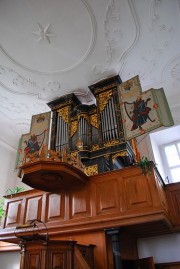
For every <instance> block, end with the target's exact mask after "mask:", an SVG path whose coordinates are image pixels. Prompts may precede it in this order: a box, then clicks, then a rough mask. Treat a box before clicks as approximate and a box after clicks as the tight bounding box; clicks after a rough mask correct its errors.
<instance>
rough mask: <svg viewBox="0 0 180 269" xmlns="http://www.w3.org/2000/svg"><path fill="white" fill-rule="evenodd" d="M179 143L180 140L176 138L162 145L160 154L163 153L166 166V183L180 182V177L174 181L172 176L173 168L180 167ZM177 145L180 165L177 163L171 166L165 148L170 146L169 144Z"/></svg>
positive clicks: (164, 165)
mask: <svg viewBox="0 0 180 269" xmlns="http://www.w3.org/2000/svg"><path fill="white" fill-rule="evenodd" d="M177 144H180V140H175V141H172V142H169V143H165V144H162V145H161V146H160V154H161V157H162V161H163V167H164V172H165V175H166V179H167V180H166V183H177V182H180V178H179V181H173V179H172V176H171V169H174V168H180V149H179V148H178V145H177ZM173 145H175V147H176V149H177V150H178V155H179V165H175V166H172V167H171V166H169V163H168V159H167V155H166V152H165V148H166V147H168V146H173Z"/></svg>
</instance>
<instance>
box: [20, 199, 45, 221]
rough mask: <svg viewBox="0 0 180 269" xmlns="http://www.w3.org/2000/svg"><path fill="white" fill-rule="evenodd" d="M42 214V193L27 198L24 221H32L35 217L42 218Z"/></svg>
mask: <svg viewBox="0 0 180 269" xmlns="http://www.w3.org/2000/svg"><path fill="white" fill-rule="evenodd" d="M41 214H42V195H40V196H35V197H29V198H27V199H26V210H25V221H24V223H26V222H28V221H31V220H33V219H39V220H41Z"/></svg>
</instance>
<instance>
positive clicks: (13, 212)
mask: <svg viewBox="0 0 180 269" xmlns="http://www.w3.org/2000/svg"><path fill="white" fill-rule="evenodd" d="M21 205H22V200H16V201H12V202H9V203H8V205H7V213H6V214H7V218H6V223H5V228H8V227H11V226H12V227H16V226H17V225H18V223H19V222H20V216H21Z"/></svg>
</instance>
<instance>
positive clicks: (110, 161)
mask: <svg viewBox="0 0 180 269" xmlns="http://www.w3.org/2000/svg"><path fill="white" fill-rule="evenodd" d="M119 84H121V79H120V77H119V76H118V75H117V76H115V77H112V78H109V79H105V80H103V81H100V82H97V83H95V84H93V85H91V86H89V89H90V90H91V92H92V93H93V95H94V96H95V98H96V105H95V104H93V105H85V104H82V103H81V102H80V101H79V100H78V98H77V97H76V96H75V95H74V94H73V93H71V94H67V95H65V96H62V97H60V98H58V99H56V100H54V101H52V102H49V103H48V106H49V107H50V108H51V110H52V114H53V116H52V130H51V149H53V150H59V151H62V149H63V148H64V147H65V148H66V151H67V152H68V153H69V154H71V155H73V156H77V155H78V156H79V157H80V159H81V161H82V163H83V164H84V165H85V170H84V171H85V173H86V174H87V175H93V174H98V173H102V172H106V171H110V170H114V169H119V168H121V167H124V166H127V165H130V164H132V163H133V161H134V153H133V150H132V148H131V145H130V142H127V141H125V139H124V134H123V129H122V122H121V114H120V107H119V106H120V104H119V102H118V96H117V87H118V85H119Z"/></svg>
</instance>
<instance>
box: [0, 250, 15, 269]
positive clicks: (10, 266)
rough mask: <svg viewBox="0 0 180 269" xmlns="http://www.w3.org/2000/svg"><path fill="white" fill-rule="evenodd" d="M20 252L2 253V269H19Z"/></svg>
mask: <svg viewBox="0 0 180 269" xmlns="http://www.w3.org/2000/svg"><path fill="white" fill-rule="evenodd" d="M19 267H20V253H19V252H0V269H19Z"/></svg>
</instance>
